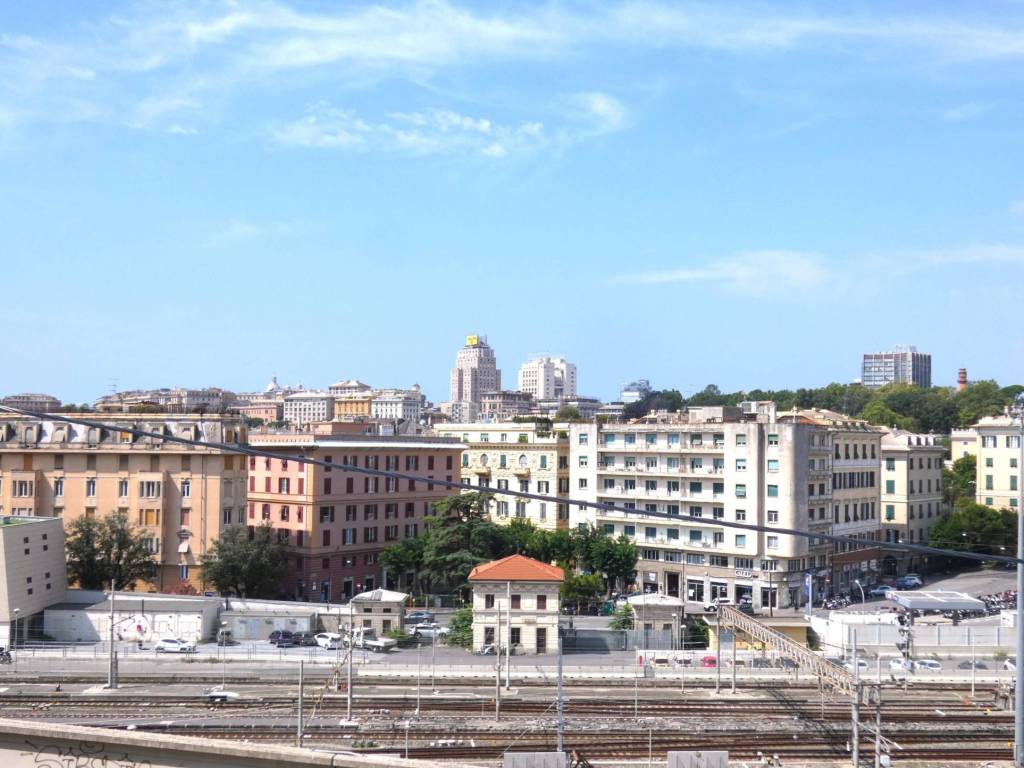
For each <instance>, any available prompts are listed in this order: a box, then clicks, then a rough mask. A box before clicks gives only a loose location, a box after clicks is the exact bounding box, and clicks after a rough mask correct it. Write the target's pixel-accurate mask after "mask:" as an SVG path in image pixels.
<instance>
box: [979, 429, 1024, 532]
mask: <svg viewBox="0 0 1024 768" xmlns="http://www.w3.org/2000/svg"><path fill="white" fill-rule="evenodd" d="M974 429H975V430H977V432H978V444H977V450H978V470H977V490H976V493H977V494H978V503H979V504H984V505H985V506H987V507H995V508H996V509H1011V510H1013V511H1014V512H1016V511H1017V510H1018V509H1019V508H1020V489H1021V452H1020V444H1021V425H1020V417H1019V416H1009V415H1007V414H1003V415H1002V416H986V417H985V418H983V419H981V420H980V421H979V422H978V423H977V424H975V425H974Z"/></svg>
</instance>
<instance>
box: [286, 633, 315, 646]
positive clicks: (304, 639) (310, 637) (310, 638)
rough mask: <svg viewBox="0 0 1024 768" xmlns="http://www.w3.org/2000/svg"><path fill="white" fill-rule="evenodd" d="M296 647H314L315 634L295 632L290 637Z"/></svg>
mask: <svg viewBox="0 0 1024 768" xmlns="http://www.w3.org/2000/svg"><path fill="white" fill-rule="evenodd" d="M292 638H293V639H294V641H295V644H296V645H306V646H310V645H316V644H317V642H316V633H315V632H296V633H295V634H294V635H292Z"/></svg>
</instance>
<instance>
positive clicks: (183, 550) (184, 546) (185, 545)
mask: <svg viewBox="0 0 1024 768" xmlns="http://www.w3.org/2000/svg"><path fill="white" fill-rule="evenodd" d="M178 552H179V553H181V554H185V553H186V552H188V542H187V541H183V542H181V543H180V544H178Z"/></svg>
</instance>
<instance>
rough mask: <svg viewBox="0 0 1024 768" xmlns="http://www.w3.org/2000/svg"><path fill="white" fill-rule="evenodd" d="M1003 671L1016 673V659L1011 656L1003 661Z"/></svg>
mask: <svg viewBox="0 0 1024 768" xmlns="http://www.w3.org/2000/svg"><path fill="white" fill-rule="evenodd" d="M1003 669H1005V670H1006V671H1007V672H1016V671H1017V657H1016V656H1011V657H1010V658H1008V659H1007V660H1006V661H1004V662H1003Z"/></svg>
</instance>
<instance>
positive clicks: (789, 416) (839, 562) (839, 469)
mask: <svg viewBox="0 0 1024 768" xmlns="http://www.w3.org/2000/svg"><path fill="white" fill-rule="evenodd" d="M779 418H780V419H781V420H783V421H791V422H794V423H803V424H808V425H812V426H815V427H818V428H820V429H824V430H825V431H826V432H827V433H828V445H829V446H830V448H831V451H832V468H831V475H832V490H831V502H832V524H831V526H830V527H829V529H828V532H829V533H832V534H834V535H837V536H847V537H850V538H854V539H858V540H861V541H864V542H870V543H869V544H866V545H864V546H860V545H853V544H845V543H841V544H840V543H836V544H832V545H829V547H828V548H829V549H831V556H830V558H829V570H830V574H829V577H828V580H829V590H828V591H830V592H831V593H832V594H836V593H849V594H854V593H856V592H858V589H857V585H856V584H855V582H856V581H859V582H860V583H861V586H865V587H866V586H870V585H872V584H875V583H876V582H877V581H878V580H879V577H880V575H881V569H882V559H883V558H885V557H888V556H890V555H891V553H890V552H889V551H887V550H885V549H884V548H883V547H881V546H880V542H881V541H882V531H881V521H880V516H881V494H880V488H881V485H880V482H879V477H878V475H879V466H880V461H881V459H880V457H881V438H882V435H883V434H884V433H885V431H886V430H885V429H884V428H882V427H876V426H872V425H871V424H869V423H868V422H866V421H862V420H860V419H854V418H851V417H849V416H847V415H845V414H842V413H836V412H835V411H829V410H825V409H820V408H818V409H808V410H802V411H792V412H788V413H785V414H782V415H780V417H779ZM818 512H819V514H818V516H816V518H817V521H818V522H819V523H820V514H821V508H820V507H819V508H818ZM819 530H825V529H824V527H820V528H819Z"/></svg>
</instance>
